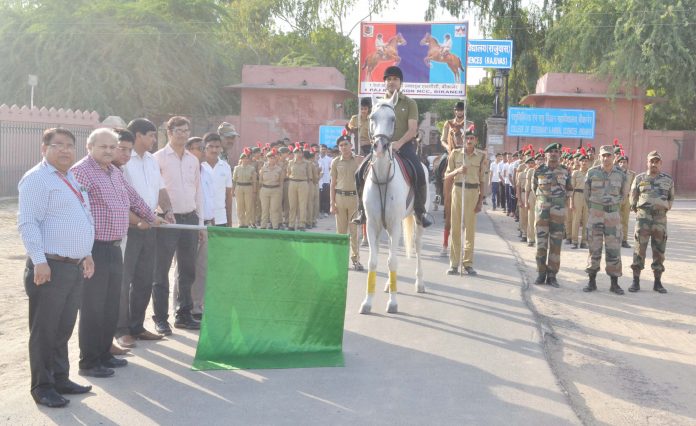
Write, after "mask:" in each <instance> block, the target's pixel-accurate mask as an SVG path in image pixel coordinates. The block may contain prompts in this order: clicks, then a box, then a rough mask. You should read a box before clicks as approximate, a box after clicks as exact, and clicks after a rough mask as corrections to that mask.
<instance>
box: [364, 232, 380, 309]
mask: <svg viewBox="0 0 696 426" xmlns="http://www.w3.org/2000/svg"><path fill="white" fill-rule="evenodd" d="M379 226H380V225H379V224H376V223H374V222H373V221H371V220H368V221H367V242H368V244H369V246H370V256H369V260H368V262H367V291H366V294H365V300H363V302H362V304H361V305H360V313H361V314H369V313H370V311H371V310H372V297H373V296H374V295H375V284H376V283H377V257H378V256H379V241H378V239H379V234H380V228H379Z"/></svg>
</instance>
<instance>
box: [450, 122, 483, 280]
mask: <svg viewBox="0 0 696 426" xmlns="http://www.w3.org/2000/svg"><path fill="white" fill-rule="evenodd" d="M475 147H476V135H475V134H474V129H473V127H470V128H469V129H468V130H467V132H466V145H465V148H464V149H463V150H462V149H456V150H454V151H452V153H451V154H450V156H449V158H448V160H447V172H446V173H445V178H450V177H452V178H454V186H453V187H452V214H451V215H450V220H451V226H452V244H450V269H449V271H447V274H448V275H456V274H457V273H458V272H459V261H460V259H461V246H462V196H463V197H464V232H465V237H466V246H465V247H464V259H463V261H462V266H463V267H464V270H465V271H466V273H467V274H469V275H476V271H475V270H474V267H473V264H474V236H475V232H476V213H478V212H480V211H481V204H482V202H483V192H482V190H483V185H482V184H483V179H484V177H483V166H484V162H485V155H484V154H483V153H482V152H481V151H478V150H477V149H476V148H475Z"/></svg>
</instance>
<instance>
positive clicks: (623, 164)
mask: <svg viewBox="0 0 696 426" xmlns="http://www.w3.org/2000/svg"><path fill="white" fill-rule="evenodd" d="M617 158H618V160H617V162H616V164H617V165H618V166H619V168H620V169H621V170H623V172H624V173H626V191H625V192H624V193H625V194H626V196H625V197H624V200H623V202H622V203H621V210H619V213H620V214H621V231H622V235H623V241H622V242H621V247H623V248H631V246H630V245H629V244H628V217H629V216H630V213H631V197H629V196H628V195H629V194H630V193H631V185H632V184H633V180H634V179H635V178H636V172H634V171H633V170H630V169H629V168H628V157H627V156H626V155H625V154H624V153H623V152H621V153H620V155H619V156H618V157H617Z"/></svg>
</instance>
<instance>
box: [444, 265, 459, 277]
mask: <svg viewBox="0 0 696 426" xmlns="http://www.w3.org/2000/svg"><path fill="white" fill-rule="evenodd" d="M457 274H459V270H458V268H457V267H456V266H455V267H453V268H450V269H449V270H448V271H447V275H457Z"/></svg>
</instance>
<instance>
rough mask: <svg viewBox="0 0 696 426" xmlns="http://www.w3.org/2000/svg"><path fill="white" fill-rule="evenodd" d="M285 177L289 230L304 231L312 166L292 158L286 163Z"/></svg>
mask: <svg viewBox="0 0 696 426" xmlns="http://www.w3.org/2000/svg"><path fill="white" fill-rule="evenodd" d="M287 176H288V178H289V179H290V183H289V184H288V201H289V203H290V218H289V222H288V227H289V228H290V229H304V228H305V226H307V225H306V224H307V205H308V204H307V192H308V186H309V182H310V180H311V179H312V165H311V164H310V163H309V162H308V161H306V160H305V159H300V160H299V161H297V160H295V159H294V158H293V159H292V160H290V161H288V168H287Z"/></svg>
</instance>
